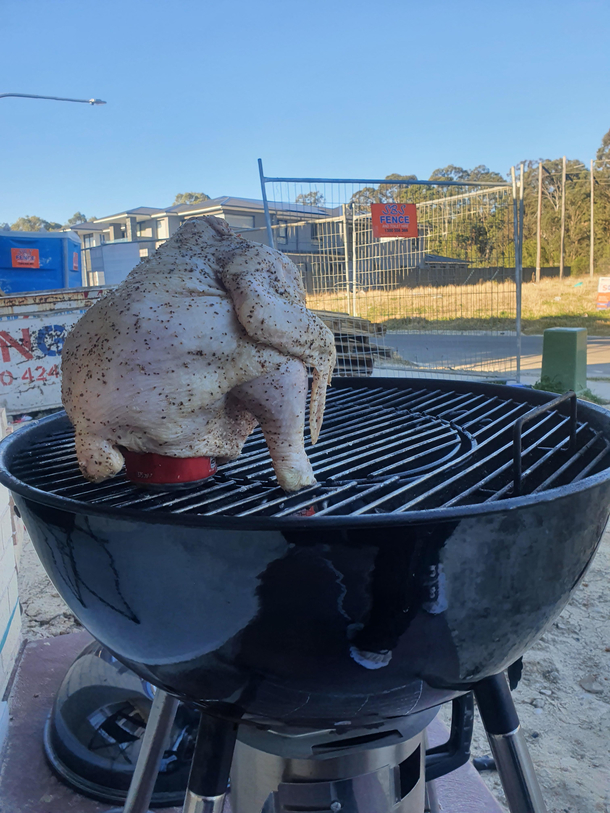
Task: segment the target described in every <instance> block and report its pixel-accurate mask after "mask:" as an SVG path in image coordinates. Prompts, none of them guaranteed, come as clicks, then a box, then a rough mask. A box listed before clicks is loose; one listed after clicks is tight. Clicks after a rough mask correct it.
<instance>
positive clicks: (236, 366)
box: [62, 217, 335, 491]
mask: <svg viewBox="0 0 610 813" xmlns="http://www.w3.org/2000/svg"><path fill="white" fill-rule="evenodd" d="M305 365H308V366H309V367H311V368H312V370H313V384H312V391H311V399H310V407H309V426H310V431H311V438H312V442H314V443H315V442H316V440H317V438H318V435H319V433H320V428H321V425H322V418H323V414H324V405H325V401H326V387H327V385H328V383H329V382H330V379H331V376H332V372H333V368H334V365H335V346H334V337H333V334H332V332H331V331H330V330H329V329H328V328H327V327H326V326H325V325H324V324H323V323H322V322H321V321H320V319H318V318H317V317H316V316H315V315H314V314H313V313H311V312H310V311H308V310H307V308H306V307H305V293H304V290H303V286H302V283H301V277H300V273H299V271H298V269H297V268H296V266H295V265H294V264H293V263H292V262H291V261H290V260H289V259H288V258H287V257H285V256H284V255H282V254H281V253H280V252H279V251H275V250H274V249H271V248H268V247H267V246H263V245H260V244H258V243H252V242H249V241H248V240H245V239H243V238H242V237H239V236H237V235H235V234H233V233H232V232H231V230H230V228H229V226H228V225H227V224H226V222H225V221H224V220H220V219H218V218H215V217H200V218H196V219H195V218H194V219H192V220H188V221H187V222H186V223H184V225H183V226H181V227H180V229H179V230H178V231H177V232H176V233H175V234H174V235H173V237H171V238H170V240H168V241H167V242H166V243H165V244H164V245H162V246H161V247H160V248H159V249H158V250H157V251H156V252H155V254H154V255H153V256H151V257H149V258H146V259H144V260H142V262H140V263H139V265H138V266H136V268H134V269H133V271H132V272H131V273H130V274H129V275H128V277H127V278H126V279H125V281H124V282H123V283H122V284H121V285H119V286H118V287H117V288H116V289H115V290H113V291H112V292H110V293H109V294H108V295H107V296H105V297H104V298H103V299H102V300H100V301H99V302H97V303H96V304H95V305H93V306H92V307H91V308H90V310H88V311H87V312H86V313H85V314H84V315H83V317H82V318H81V319H80V321H79V322H78V323H77V324H76V325H75V327H74V328H73V329H72V331H71V332H70V334H69V335H68V337H67V338H66V341H65V344H64V348H63V352H62V400H63V404H64V407H65V409H66V411H67V413H68V417H69V418H70V420H71V421H72V424H73V425H74V428H75V430H76V454H77V457H78V462H79V466H80V469H81V471H82V473H83V475H84V476H85V477H86V478H87V479H88V480H91V481H93V482H101V481H102V480H106V479H107V478H109V477H113V476H114V475H115V474H117V473H118V472H119V471H120V470H121V468H122V466H123V456H122V454H121V451H120V447H124V448H126V449H129V450H131V451H134V452H156V453H157V454H162V455H167V456H170V457H215V458H217V459H220V462H222V461H223V460H224V461H227V460H233V459H235V458H236V457H238V456H239V454H240V453H241V450H242V447H243V444H244V443H245V441H246V439H247V438H248V436H249V435H250V433H251V432H252V430H253V429H254V428H255V426H256V425H257V423H258V424H260V426H261V429H262V431H263V434H264V436H265V440H266V442H267V446H268V448H269V452H270V454H271V459H272V461H273V467H274V470H275V473H276V476H277V479H278V482H279V484H280V485H281V486H282V488H283V489H284V490H286V491H298V490H299V489H301V488H303V487H305V486H308V485H312V484H313V483H315V478H314V475H313V471H312V468H311V464H310V463H309V460H308V458H307V455H306V454H305V448H304V441H303V430H304V421H305V409H306V397H307V371H306V366H305Z"/></svg>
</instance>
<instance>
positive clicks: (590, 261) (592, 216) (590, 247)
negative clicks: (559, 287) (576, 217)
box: [589, 159, 595, 277]
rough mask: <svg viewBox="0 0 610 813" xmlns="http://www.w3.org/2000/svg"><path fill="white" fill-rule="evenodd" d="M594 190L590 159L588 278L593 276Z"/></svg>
mask: <svg viewBox="0 0 610 813" xmlns="http://www.w3.org/2000/svg"><path fill="white" fill-rule="evenodd" d="M594 189H595V176H594V175H593V159H591V245H590V246H589V276H591V277H592V276H593V261H594V257H595V243H594V236H595V231H594V229H595V225H594V224H595V217H594V210H595V206H594V204H595V196H594Z"/></svg>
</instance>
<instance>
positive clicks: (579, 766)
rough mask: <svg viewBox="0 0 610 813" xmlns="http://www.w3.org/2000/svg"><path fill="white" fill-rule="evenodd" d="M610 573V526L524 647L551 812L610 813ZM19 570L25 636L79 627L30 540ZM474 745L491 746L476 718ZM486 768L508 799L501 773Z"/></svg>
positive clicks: (521, 708)
mask: <svg viewBox="0 0 610 813" xmlns="http://www.w3.org/2000/svg"><path fill="white" fill-rule="evenodd" d="M609 574H610V531H606V533H605V534H604V538H603V541H602V544H601V547H600V550H599V552H598V554H597V556H596V558H595V560H594V562H593V565H592V566H591V568H590V570H589V571H588V573H587V575H586V576H585V579H584V581H583V582H582V584H581V585H580V587H579V588H578V590H577V591H576V593H575V594H574V596H573V598H572V601H571V602H570V604H569V605H568V606H567V607H566V609H565V610H564V612H563V613H562V615H561V616H560V618H559V619H558V620H557V621H556V622H555V623H554V624H553V625H552V626H551V627H550V629H548V630H547V632H546V633H545V634H544V635H543V636H542V637H541V638H540V640H539V641H538V642H537V644H536V645H535V646H534V647H533V648H532V649H531V650H530V651H529V652H528V653H527V654H526V656H525V658H524V661H525V669H524V674H523V679H522V681H521V683H520V684H519V687H518V688H517V690H516V691H515V694H514V697H515V702H516V704H517V710H518V712H519V716H520V718H521V723H522V725H523V729H524V731H525V733H526V737H527V742H528V745H529V747H530V751H531V754H532V759H533V761H534V765H535V766H536V769H537V773H538V777H539V779H540V784H541V786H542V791H543V795H544V798H545V801H546V804H547V807H548V813H610V769H609V763H610V586H609V584H608V581H609V580H608V575H609ZM19 576H20V598H21V604H22V607H23V633H24V637H25V638H26V639H29V640H33V639H35V638H48V637H52V636H55V635H64V634H66V633H68V632H73V631H75V630H77V629H80V628H81V627H80V624H79V623H78V622H77V621H76V619H75V618H74V616H73V615H72V614H71V613H70V611H69V610H68V608H67V607H66V605H65V604H64V602H63V600H62V599H61V598H60V597H59V595H58V593H57V592H56V590H55V588H54V587H53V585H52V584H51V583H50V582H49V580H48V578H47V576H46V574H45V572H44V571H43V569H42V566H41V565H40V563H39V561H38V557H37V556H36V553H35V552H34V549H33V547H32V545H31V543H29V542H26V544H25V547H24V550H23V555H22V558H21V564H20V571H19ZM472 753H473V755H474V756H482V755H484V754H488V753H489V747H488V745H487V740H486V737H485V733H484V731H483V728H482V726H481V723H480V721H478V720H477V724H476V726H475V735H474V741H473V745H472ZM481 776H482V777H483V779H484V780H485V782H486V783H487V785H488V787H489V788H490V790H491V791H492V793H494V794H495V795H496V796H497V798H498V799H499V800H500V802H501V803H503V804H505V800H504V794H503V793H502V789H501V786H500V782H499V780H498V776H497V774H496V773H495V772H485V773H483V774H481ZM506 810H508V808H506Z"/></svg>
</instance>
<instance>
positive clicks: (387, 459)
mask: <svg viewBox="0 0 610 813" xmlns="http://www.w3.org/2000/svg"><path fill="white" fill-rule="evenodd" d="M531 409H532V407H531V405H529V404H527V403H520V402H517V401H513V400H503V399H502V398H500V397H498V396H497V395H489V394H487V393H484V394H483V393H477V392H476V389H475V387H474V386H473V392H469V393H463V392H451V391H447V390H441V389H435V388H434V387H431V388H429V389H425V388H417V389H416V388H411V389H398V388H390V389H388V388H386V387H383V388H382V387H379V388H376V389H375V388H351V387H346V388H340V389H337V390H331V391H330V392H329V397H328V401H327V408H326V414H325V418H324V427H323V429H322V434H321V437H320V440H319V441H318V444H317V445H316V446H313V447H312V446H311V445H310V444H309V443H307V450H308V454H309V457H310V460H311V462H312V465H313V468H314V471H315V473H316V477H317V478H318V481H319V483H318V485H315V486H312V487H311V488H308V489H306V490H304V491H301V492H299V494H297V495H293V496H291V497H288V496H287V495H286V494H285V493H284V492H283V491H282V490H281V489H280V488H279V487H278V486H277V484H276V481H275V478H274V475H273V470H272V468H271V460H270V457H269V454H268V452H267V448H266V446H265V442H264V440H263V437H262V435H261V433H260V430H257V431H256V432H255V433H253V435H252V436H251V437H250V439H249V440H248V442H247V443H246V446H245V447H244V452H243V454H242V455H241V457H240V458H239V459H238V460H235V461H234V462H232V463H229V464H227V465H225V466H223V467H222V468H221V469H220V470H219V474H218V475H217V476H216V477H214V478H212V479H210V480H208V481H206V483H204V484H202V485H199V486H192V487H189V488H186V489H183V490H180V491H155V492H152V491H142V490H141V489H139V488H137V487H136V486H134V485H133V484H132V483H130V482H129V481H127V479H126V478H125V476H124V474H120V475H118V476H117V477H115V478H114V479H112V480H108V481H107V482H105V483H101V484H97V485H94V484H91V483H87V482H86V481H85V480H83V478H82V476H81V474H80V472H79V469H78V465H77V462H76V457H75V453H74V438H73V433H72V431H71V428H70V426H69V424H68V422H67V419H64V421H63V422H62V423H61V424H60V426H61V429H58V428H57V427H58V425H59V424H57V423H56V424H55V429H51V428H50V429H49V435H48V436H46V437H45V438H44V439H42V440H38V441H37V442H36V443H34V444H32V445H31V446H30V447H29V448H28V449H27V450H24V451H21V452H20V454H19V455H18V456H17V458H16V459H15V460H14V461H13V464H12V466H11V471H12V473H13V474H14V475H15V476H16V477H18V478H20V479H22V480H23V481H24V482H25V483H27V484H28V485H31V486H33V487H35V488H37V489H40V490H42V491H46V492H50V493H53V494H57V495H60V496H62V497H66V498H69V499H72V500H78V501H80V502H87V503H93V504H98V505H105V506H107V507H108V508H112V509H113V511H116V513H117V514H120V511H121V509H127V508H128V509H131V510H134V509H136V510H141V511H147V512H148V511H153V512H159V513H174V514H176V513H184V514H199V515H205V516H212V515H219V516H236V517H244V516H255V515H257V516H274V517H281V516H287V515H291V514H294V513H296V512H299V511H300V510H304V509H308V508H310V507H311V506H315V511H316V514H315V517H320V516H327V515H330V516H333V515H335V516H341V515H348V514H349V515H358V514H360V515H367V514H368V515H370V514H388V513H401V512H408V511H420V510H428V509H433V508H443V507H445V508H448V507H450V506H466V505H476V504H480V503H485V502H492V501H495V500H501V499H505V498H508V497H511V496H514V491H513V489H514V485H513V426H514V423H515V421H516V420H518V419H519V418H521V417H523V416H524V415H526V414H527V413H528V412H529V411H530V410H531ZM564 411H565V410H564V409H563V408H560V409H558V410H551V411H547V412H544V413H542V414H541V415H539V416H537V417H536V419H534V420H532V421H530V422H528V423H527V424H525V426H524V428H523V433H522V449H523V453H522V475H521V494H522V495H525V494H533V493H536V492H540V491H543V490H545V489H549V488H556V487H559V486H564V485H566V484H568V483H572V482H576V481H578V480H581V479H582V478H584V477H586V476H588V475H591V474H594V473H596V472H598V471H600V470H602V469H603V468H605V467H606V466H607V465H608V463H609V460H608V451H609V449H610V444H609V443H608V441H606V440H605V439H604V438H603V436H602V433H601V432H598V431H596V430H594V429H593V427H591V426H590V425H589V424H588V423H586V422H582V423H578V425H577V428H576V443H575V444H573V445H572V446H571V445H570V418H569V416H568V415H564V414H563V412H564ZM313 519H315V518H313Z"/></svg>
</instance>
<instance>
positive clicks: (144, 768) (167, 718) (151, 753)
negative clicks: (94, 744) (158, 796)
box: [108, 689, 179, 813]
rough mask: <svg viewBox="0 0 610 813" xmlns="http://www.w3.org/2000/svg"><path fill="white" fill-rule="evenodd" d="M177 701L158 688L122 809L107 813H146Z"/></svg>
mask: <svg viewBox="0 0 610 813" xmlns="http://www.w3.org/2000/svg"><path fill="white" fill-rule="evenodd" d="M178 705H179V701H178V700H176V698H175V697H171V696H170V695H169V694H167V692H164V691H162V690H161V689H157V691H156V692H155V698H154V700H153V703H152V708H151V710H150V716H149V718H148V723H147V724H146V731H145V732H144V736H143V738H142V746H141V748H140V753H139V754H138V761H137V763H136V769H135V771H134V773H133V778H132V780H131V784H130V785H129V793H128V794H127V799H126V800H125V807H115V808H113V809H112V810H109V811H108V813H148V805H149V804H150V800H151V797H152V794H153V790H154V787H155V782H156V781H157V774H158V773H159V767H160V765H161V760H162V758H163V752H164V751H165V749H166V748H167V741H168V738H169V735H170V732H171V730H172V726H173V724H174V718H175V716H176V711H177V710H178Z"/></svg>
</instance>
